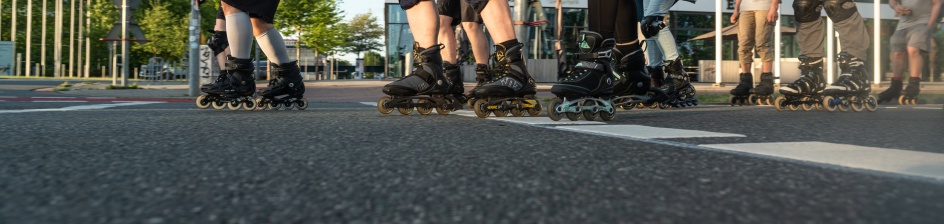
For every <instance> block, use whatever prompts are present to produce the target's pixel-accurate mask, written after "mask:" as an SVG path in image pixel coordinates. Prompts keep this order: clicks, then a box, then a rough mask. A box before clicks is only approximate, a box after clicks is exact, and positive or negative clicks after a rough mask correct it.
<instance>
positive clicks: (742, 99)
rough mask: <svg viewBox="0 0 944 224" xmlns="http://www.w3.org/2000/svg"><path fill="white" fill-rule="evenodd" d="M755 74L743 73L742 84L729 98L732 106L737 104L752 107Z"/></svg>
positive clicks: (732, 90)
mask: <svg viewBox="0 0 944 224" xmlns="http://www.w3.org/2000/svg"><path fill="white" fill-rule="evenodd" d="M753 86H754V74H751V73H741V77H740V82H738V85H737V86H735V87H734V89H731V97H729V98H728V101H729V102H730V103H731V106H734V105H735V104H737V105H738V106H743V105H744V104H747V105H751V100H750V98H751V92H753V91H754V87H753Z"/></svg>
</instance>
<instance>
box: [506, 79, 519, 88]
mask: <svg viewBox="0 0 944 224" xmlns="http://www.w3.org/2000/svg"><path fill="white" fill-rule="evenodd" d="M501 84H502V85H504V86H508V87H511V88H512V89H519V88H521V83H518V82H516V81H515V80H513V79H510V78H504V79H501Z"/></svg>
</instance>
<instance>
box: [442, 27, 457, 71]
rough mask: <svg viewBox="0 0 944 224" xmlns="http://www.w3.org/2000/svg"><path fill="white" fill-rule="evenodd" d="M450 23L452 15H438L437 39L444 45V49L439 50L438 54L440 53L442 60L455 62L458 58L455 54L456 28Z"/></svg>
mask: <svg viewBox="0 0 944 224" xmlns="http://www.w3.org/2000/svg"><path fill="white" fill-rule="evenodd" d="M451 24H452V17H449V16H443V15H440V16H439V41H440V42H442V44H443V46H444V50H443V51H440V52H439V54H441V55H442V58H443V61H444V62H449V63H450V64H456V61H457V60H458V56H456V50H457V45H458V44H456V29H455V27H452V26H450V25H451Z"/></svg>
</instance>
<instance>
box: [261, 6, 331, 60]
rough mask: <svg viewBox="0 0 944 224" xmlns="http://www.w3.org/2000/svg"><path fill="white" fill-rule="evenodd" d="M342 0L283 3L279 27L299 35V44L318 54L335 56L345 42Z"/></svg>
mask: <svg viewBox="0 0 944 224" xmlns="http://www.w3.org/2000/svg"><path fill="white" fill-rule="evenodd" d="M339 4H340V1H339V0H293V1H281V2H279V11H278V12H277V13H276V16H275V25H276V27H279V29H280V30H281V31H282V32H285V33H298V34H300V35H299V45H297V46H296V47H300V45H301V44H304V45H306V46H308V47H310V48H313V49H315V53H316V54H325V53H326V54H332V53H334V52H336V51H337V49H338V48H339V47H340V46H342V44H343V43H344V38H341V37H343V36H344V31H345V30H344V29H342V28H343V26H340V25H339V23H340V21H341V14H342V13H343V12H342V11H341V10H340V9H339V8H338V5H339Z"/></svg>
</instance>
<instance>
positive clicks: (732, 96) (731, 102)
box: [728, 95, 738, 107]
mask: <svg viewBox="0 0 944 224" xmlns="http://www.w3.org/2000/svg"><path fill="white" fill-rule="evenodd" d="M737 101H738V100H737V97H735V96H734V95H731V96H729V97H728V102H729V103H730V105H731V106H732V107H733V106H734V104H736V103H737Z"/></svg>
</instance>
